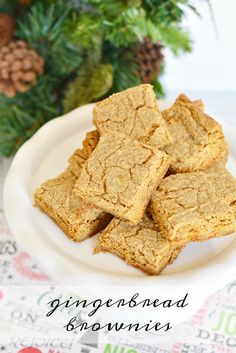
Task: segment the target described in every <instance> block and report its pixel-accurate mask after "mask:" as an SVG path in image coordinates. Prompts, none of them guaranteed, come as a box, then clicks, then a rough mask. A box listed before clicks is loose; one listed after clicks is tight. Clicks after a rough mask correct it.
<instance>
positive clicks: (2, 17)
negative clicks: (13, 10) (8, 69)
mask: <svg viewBox="0 0 236 353" xmlns="http://www.w3.org/2000/svg"><path fill="white" fill-rule="evenodd" d="M14 29H15V20H14V19H13V18H12V17H11V16H9V15H7V14H6V13H0V48H1V47H3V46H4V45H7V44H8V43H9V42H10V41H11V39H12V36H13V32H14Z"/></svg>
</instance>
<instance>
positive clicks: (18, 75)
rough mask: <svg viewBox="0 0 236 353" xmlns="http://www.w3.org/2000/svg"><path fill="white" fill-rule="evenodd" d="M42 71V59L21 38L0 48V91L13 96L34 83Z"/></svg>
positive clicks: (24, 90) (26, 89)
mask: <svg viewBox="0 0 236 353" xmlns="http://www.w3.org/2000/svg"><path fill="white" fill-rule="evenodd" d="M43 72H44V59H43V58H42V57H41V56H40V55H38V54H37V53H36V51H35V50H33V49H31V48H29V47H28V44H27V43H26V42H24V41H22V40H17V41H11V42H10V43H9V44H8V45H6V46H4V47H2V48H0V93H3V94H5V95H6V96H7V97H13V96H15V94H16V93H17V92H19V93H24V92H26V91H28V89H29V88H30V87H31V86H32V85H34V84H36V81H37V76H39V75H42V74H43Z"/></svg>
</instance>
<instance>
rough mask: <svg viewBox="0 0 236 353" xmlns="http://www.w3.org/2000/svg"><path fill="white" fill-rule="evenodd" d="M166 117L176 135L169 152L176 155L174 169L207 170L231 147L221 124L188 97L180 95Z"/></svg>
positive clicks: (167, 147)
mask: <svg viewBox="0 0 236 353" xmlns="http://www.w3.org/2000/svg"><path fill="white" fill-rule="evenodd" d="M163 117H164V119H165V121H166V123H167V126H168V129H169V131H170V134H171V136H172V138H173V143H171V144H169V145H168V146H166V147H165V151H166V152H167V153H169V154H170V155H171V156H172V157H174V163H173V169H174V170H176V171H186V172H190V171H195V170H201V169H204V168H205V167H207V166H208V165H209V164H210V163H211V162H213V161H214V159H216V158H217V155H218V154H220V153H221V152H222V150H224V149H227V145H226V143H225V141H224V135H223V133H222V130H221V126H220V125H219V124H218V123H217V122H216V121H214V120H213V119H212V118H211V117H210V116H208V115H206V114H205V113H204V112H203V111H202V110H201V109H198V108H197V107H196V105H195V104H194V103H193V102H192V101H191V100H189V99H188V98H187V97H186V96H184V95H180V96H179V97H178V98H177V99H176V101H175V103H174V104H173V105H172V107H171V108H170V109H168V110H166V111H164V112H163Z"/></svg>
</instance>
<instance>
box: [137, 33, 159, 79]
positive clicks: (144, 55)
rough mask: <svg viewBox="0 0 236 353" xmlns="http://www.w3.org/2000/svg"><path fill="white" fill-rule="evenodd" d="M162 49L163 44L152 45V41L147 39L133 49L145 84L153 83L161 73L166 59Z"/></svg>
mask: <svg viewBox="0 0 236 353" xmlns="http://www.w3.org/2000/svg"><path fill="white" fill-rule="evenodd" d="M162 48H163V46H162V44H161V43H152V42H151V41H150V39H148V38H145V39H144V41H143V42H141V43H138V44H137V45H136V46H135V47H134V48H133V49H132V50H133V53H134V54H135V60H136V62H137V64H138V71H139V76H140V79H141V81H142V82H143V83H149V82H151V81H152V80H154V79H155V78H156V76H157V75H158V74H159V73H160V71H161V67H162V63H163V58H164V56H163V54H162Z"/></svg>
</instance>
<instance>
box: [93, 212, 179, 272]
mask: <svg viewBox="0 0 236 353" xmlns="http://www.w3.org/2000/svg"><path fill="white" fill-rule="evenodd" d="M182 249H183V246H181V247H180V246H178V245H177V244H175V243H172V242H170V241H168V240H167V239H166V238H165V236H164V235H163V233H162V232H160V231H159V230H158V229H157V228H156V227H155V224H154V222H153V220H151V219H150V218H149V217H148V216H147V215H145V216H144V219H143V221H142V222H141V223H139V224H138V225H131V224H129V223H128V222H125V221H122V220H120V219H118V218H113V220H112V221H111V222H110V224H109V225H108V226H107V228H106V229H105V230H104V231H103V232H102V234H101V235H100V236H99V238H98V245H97V247H96V248H95V250H94V252H95V253H99V252H110V253H112V254H115V255H117V256H119V257H120V258H121V259H123V260H124V261H125V262H126V263H127V264H129V265H132V266H134V267H137V268H139V269H141V270H142V271H145V272H147V273H150V274H153V275H158V274H159V273H161V271H163V270H164V268H165V267H166V266H167V265H168V264H169V263H172V262H173V260H174V259H175V258H176V257H177V255H178V254H179V253H180V251H181V250H182Z"/></svg>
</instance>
